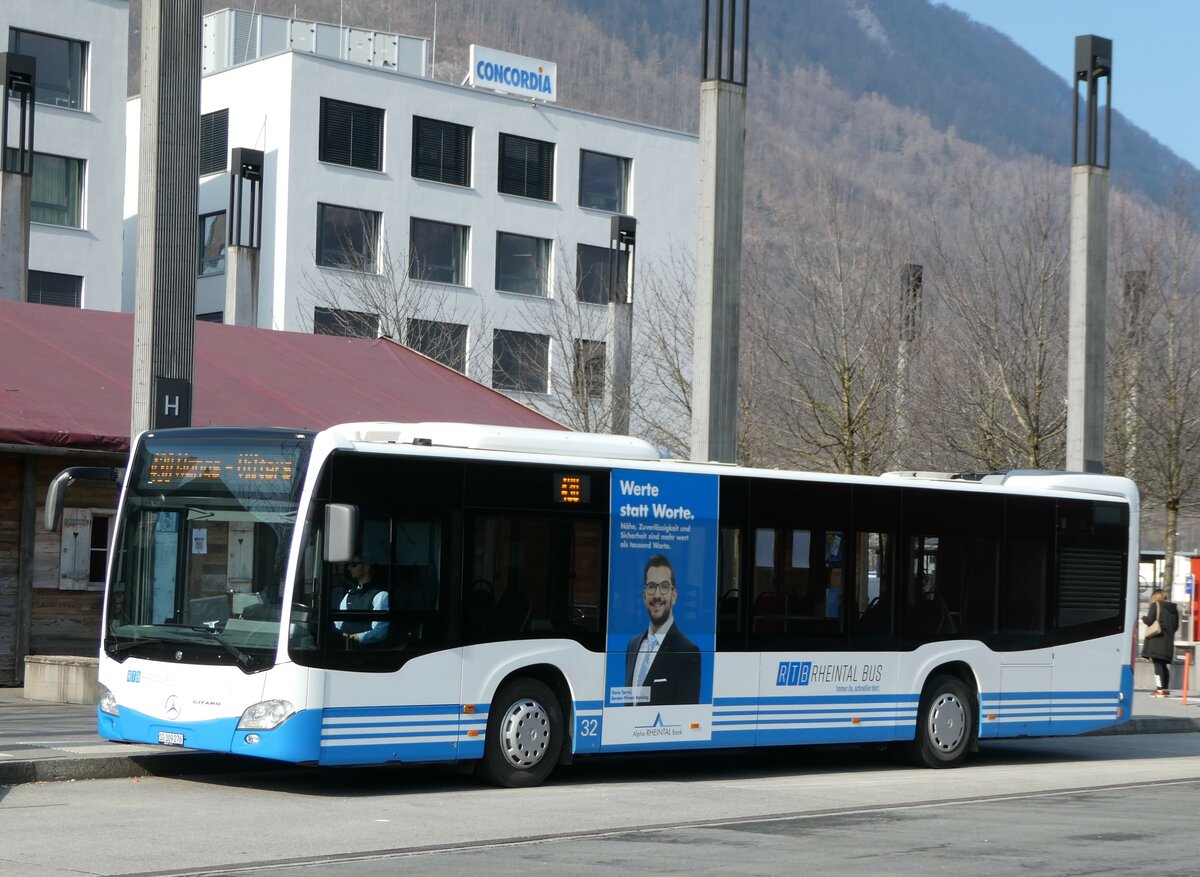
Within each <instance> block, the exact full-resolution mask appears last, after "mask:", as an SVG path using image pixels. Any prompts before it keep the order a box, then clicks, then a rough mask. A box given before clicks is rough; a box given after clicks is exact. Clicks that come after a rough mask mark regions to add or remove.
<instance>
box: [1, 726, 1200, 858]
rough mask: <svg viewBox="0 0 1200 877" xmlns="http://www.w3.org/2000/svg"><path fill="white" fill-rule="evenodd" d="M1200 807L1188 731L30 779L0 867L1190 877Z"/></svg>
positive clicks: (13, 804)
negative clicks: (546, 762) (959, 761)
mask: <svg viewBox="0 0 1200 877" xmlns="http://www.w3.org/2000/svg"><path fill="white" fill-rule="evenodd" d="M1197 792H1200V734H1193V733H1180V734H1154V735H1113V736H1103V737H1086V738H1070V739H1055V740H1033V741H1017V742H1007V743H990V744H985V745H984V747H983V751H982V752H981V753H980V754H979V755H978V756H977V757H975V758H974V759H972V761H971V762H970V764H969V765H968V766H966V767H964V768H962V769H959V770H953V771H931V770H919V769H915V768H908V767H901V766H897V765H896V764H895V763H894V762H893V761H892V760H890V759H889V758H888V757H887V756H886V755H884V754H882V753H878V752H872V751H864V750H857V749H828V748H823V749H807V750H803V749H802V750H788V751H770V752H751V753H739V754H734V755H726V756H721V755H715V754H712V753H709V754H705V755H685V754H680V755H677V756H672V757H662V756H658V757H645V756H639V757H632V756H630V757H620V758H608V759H592V760H587V761H581V762H579V763H578V764H576V765H575V766H573V767H571V768H569V769H566V770H562V771H559V772H558V773H556V774H555V776H554V777H552V779H551V781H550V782H549V783H548V784H547V785H546V786H544V787H541V788H537V789H527V790H497V789H483V788H480V787H479V786H478V785H477V784H476V783H475V782H474V780H473V779H472V778H471V777H469V776H466V775H464V774H463V773H461V772H458V771H455V770H453V769H450V768H421V769H404V770H341V771H334V770H286V771H278V772H274V773H254V774H251V773H242V774H221V775H207V776H193V777H189V778H184V779H180V778H163V777H147V778H134V779H124V780H97V781H89V782H73V783H29V784H23V785H17V786H11V787H8V788H7V789H0V794H2V795H3V798H2V799H0V874H3V875H5V877H7V875H9V874H12V875H22V877H65V875H74V877H78V875H80V874H122V875H127V874H158V875H166V874H223V873H232V872H231V870H230V869H231V867H234V866H244V865H246V864H249V866H250V867H249V868H248V869H246V868H243V867H239V868H238V873H263V874H268V873H270V874H292V875H297V877H298V875H301V874H303V875H305V877H309V875H314V874H330V873H335V874H346V875H352V877H368V875H371V877H373V875H380V874H384V873H387V874H394V873H396V872H397V871H401V870H407V871H409V872H411V873H434V874H438V873H442V874H450V873H452V872H453V873H454V874H456V875H461V874H462V873H463V869H464V868H467V869H471V870H472V871H474V870H478V869H483V870H484V871H486V872H487V873H488V874H489V877H490V875H493V874H495V875H498V874H508V873H522V874H551V873H570V872H573V871H587V872H588V873H596V874H617V873H620V874H627V873H628V872H630V871H652V872H654V873H661V874H672V873H685V872H686V873H689V874H696V873H718V872H719V873H722V874H771V873H787V874H795V873H833V872H835V871H836V872H840V873H842V874H845V873H847V872H849V873H882V872H887V873H903V874H908V873H911V874H943V873H946V874H948V873H951V872H953V873H955V874H958V873H961V872H962V870H964V868H969V869H970V870H971V871H973V872H977V873H984V874H1004V873H1014V872H1016V871H1021V870H1028V871H1032V872H1034V873H1038V874H1053V873H1063V874H1066V873H1073V874H1089V873H1103V872H1105V871H1106V870H1112V871H1116V870H1120V871H1121V872H1122V873H1128V871H1129V870H1130V868H1131V867H1138V863H1140V862H1145V861H1147V860H1153V861H1155V863H1156V864H1155V868H1154V872H1155V874H1157V875H1161V874H1172V873H1177V874H1184V873H1187V874H1194V873H1196V872H1197V870H1198V869H1197V868H1196V867H1193V865H1194V864H1195V863H1200V838H1198V837H1197V834H1196V832H1195V831H1194V829H1193V827H1194V824H1195V820H1194V819H1189V818H1188V817H1187V815H1188V814H1194V813H1195V810H1196V806H1197V805H1196V801H1197V800H1200V799H1198V798H1197ZM1172 820H1180V821H1182V820H1186V824H1187V831H1186V832H1173V833H1172V834H1171V837H1170V843H1169V844H1168V843H1164V842H1163V840H1162V833H1163V830H1164V824H1165V825H1166V827H1167V828H1168V829H1169V828H1170V827H1171V825H1172ZM1177 827H1178V826H1177ZM967 857H970V859H969V862H968V860H967ZM256 863H257V864H256ZM280 866H282V867H283V870H279V868H280Z"/></svg>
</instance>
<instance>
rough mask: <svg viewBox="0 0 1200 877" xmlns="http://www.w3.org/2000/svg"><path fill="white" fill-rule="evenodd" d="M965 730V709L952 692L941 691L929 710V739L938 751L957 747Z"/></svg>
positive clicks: (948, 750)
mask: <svg viewBox="0 0 1200 877" xmlns="http://www.w3.org/2000/svg"><path fill="white" fill-rule="evenodd" d="M966 731H967V711H966V709H965V708H964V707H963V704H962V701H960V700H959V699H958V698H957V697H955V696H954V695H953V694H949V693H943V694H941V695H939V696H938V698H937V700H935V701H934V702H933V706H932V707H931V708H930V710H929V741H930V742H931V743H932V744H933V746H934V748H935V749H937V750H938V751H939V752H944V753H951V752H954V751H955V750H957V749H958V747H959V746H960V745H961V744H962V742H963V735H964V734H965V733H966Z"/></svg>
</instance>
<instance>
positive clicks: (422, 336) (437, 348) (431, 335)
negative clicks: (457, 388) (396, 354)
mask: <svg viewBox="0 0 1200 877" xmlns="http://www.w3.org/2000/svg"><path fill="white" fill-rule="evenodd" d="M469 340H470V331H469V329H468V327H467V326H465V325H463V324H462V323H447V322H444V321H442V320H423V319H421V318H419V317H410V318H409V319H408V322H407V323H406V324H405V327H404V341H405V344H406V345H407V346H408V347H410V348H411V349H413V350H415V351H417V352H418V353H420V354H421V355H422V356H428V357H429V358H430V359H432V360H433V361H434V362H439V363H441V364H442V365H444V366H446V368H452V369H454V370H455V371H456V372H458V373H459V374H466V372H467V344H468V342H469ZM430 342H432V343H430ZM445 352H449V353H451V354H452V356H451V357H443V356H439V355H438V354H439V353H445ZM448 358H452V359H453V362H447V361H446V359H448Z"/></svg>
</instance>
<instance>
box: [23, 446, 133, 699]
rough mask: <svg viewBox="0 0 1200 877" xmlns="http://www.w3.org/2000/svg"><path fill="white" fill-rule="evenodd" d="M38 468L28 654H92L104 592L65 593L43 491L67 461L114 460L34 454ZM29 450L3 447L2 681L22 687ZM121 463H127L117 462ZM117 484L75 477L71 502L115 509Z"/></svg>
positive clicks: (71, 504) (68, 500)
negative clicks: (24, 496)
mask: <svg viewBox="0 0 1200 877" xmlns="http://www.w3.org/2000/svg"><path fill="white" fill-rule="evenodd" d="M32 457H33V460H34V469H35V472H36V479H37V489H36V509H35V510H34V515H35V520H36V525H35V527H34V544H33V561H32V567H33V582H32V585H33V587H32V592H31V594H30V624H29V630H28V653H29V654H33V655H80V656H94V655H96V654H97V653H98V652H99V642H100V609H101V599H102V594H101V592H100V591H88V590H61V589H60V587H59V584H60V583H59V568H60V556H61V553H62V540H61V539H60V537H59V534H58V533H52V532H50V531H49V530H46V529H45V528H44V527H43V526H42V510H43V509H44V507H45V504H46V490H47V488H48V487H49V486H50V482H51V481H52V480H53V479H54V476H56V475H57V474H58V473H59V472H60V471H62V470H63V469H65V468H66V467H68V466H96V465H113V464H114V461H113V460H112V459H104V460H100V459H97V458H96V456H94V455H88V454H80V455H77V456H74V455H72V456H59V455H45V454H42V455H38V454H34V455H32ZM26 458H27V455H25V454H22V453H19V452H11V451H10V452H0V686H13V685H18V684H20V679H21V675H22V670H23V668H22V667H20V666H18V664H20V663H21V662H23V656H20V655H18V654H17V646H18V624H19V619H18V617H17V612H18V603H19V600H18V594H17V591H18V584H19V581H20V563H19V552H20V529H21V515H22V503H21V492H22V481H23V477H24V471H25V465H26V463H25V461H26ZM116 465H123V462H117V463H116ZM118 494H119V490H118V485H116V484H98V483H93V482H77V483H76V484H75V485H73V486H72V487H71V488H70V489H69V490H68V491H67V497H66V503H65V505H67V506H69V507H80V508H97V509H115V508H116V504H117V497H118Z"/></svg>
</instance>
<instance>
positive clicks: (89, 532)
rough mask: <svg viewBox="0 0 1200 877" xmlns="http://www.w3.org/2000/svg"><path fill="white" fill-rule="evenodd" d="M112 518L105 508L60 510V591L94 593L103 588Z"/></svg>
mask: <svg viewBox="0 0 1200 877" xmlns="http://www.w3.org/2000/svg"><path fill="white" fill-rule="evenodd" d="M112 515H113V513H112V511H110V510H105V509H74V508H67V509H63V527H62V557H61V559H60V561H59V570H58V574H59V578H58V587H59V589H60V590H63V591H89V590H91V591H97V590H100V589H101V588H103V587H104V570H105V568H106V567H107V565H108V540H109V534H110V531H111V527H110V525H111V523H112Z"/></svg>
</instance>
